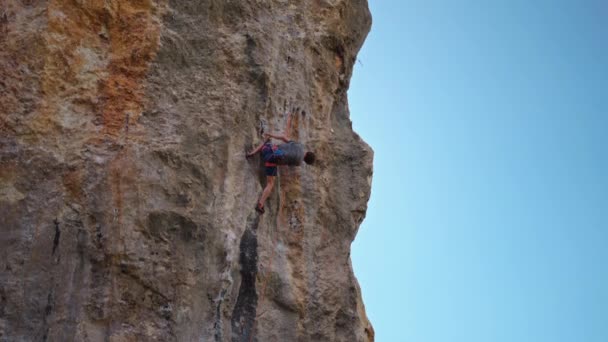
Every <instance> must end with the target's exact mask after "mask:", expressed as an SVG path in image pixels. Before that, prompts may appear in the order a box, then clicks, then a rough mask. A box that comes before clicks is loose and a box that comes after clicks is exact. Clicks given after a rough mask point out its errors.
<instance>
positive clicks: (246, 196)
mask: <svg viewBox="0 0 608 342" xmlns="http://www.w3.org/2000/svg"><path fill="white" fill-rule="evenodd" d="M370 24H371V17H370V14H369V10H368V8H367V2H366V1H365V0H348V1H347V0H311V1H296V0H275V1H270V0H268V1H264V0H255V1H254V0H252V1H240V0H239V1H236V0H199V1H193V0H169V1H161V0H131V1H128V0H126V1H119V0H91V1H80V0H49V1H37V0H2V1H0V47H1V48H0V341H14V340H28V341H29V340H33V341H71V340H74V341H244V342H245V341H247V342H248V341H372V340H373V329H372V327H371V324H370V323H369V321H368V320H367V318H366V316H365V309H364V306H363V303H362V301H361V294H360V290H359V287H358V284H357V281H356V279H355V277H354V275H353V272H352V266H351V263H350V244H351V242H352V240H353V239H354V237H355V234H356V232H357V229H358V227H359V225H360V223H361V222H362V220H363V219H364V217H365V212H366V209H367V200H368V199H369V195H370V184H371V176H372V158H373V153H372V151H371V149H370V148H369V146H367V145H366V144H365V142H363V141H362V140H361V139H360V138H359V137H358V136H357V134H356V133H354V132H353V130H352V126H351V122H350V119H349V113H348V102H347V97H346V91H347V89H348V84H349V80H350V77H351V73H352V68H353V65H354V63H355V61H356V54H357V52H358V51H359V49H360V47H361V45H362V44H363V40H364V39H365V36H366V35H367V32H368V31H369V28H370ZM294 107H299V109H298V110H297V112H296V113H295V115H294V117H293V122H294V128H293V130H292V132H290V133H291V136H292V137H293V138H295V139H297V140H298V141H300V142H301V143H303V144H304V145H305V146H306V147H307V148H308V149H310V150H312V151H314V152H315V153H316V155H317V158H318V162H317V163H316V164H315V165H312V166H309V165H303V166H301V167H281V168H280V171H279V174H280V175H279V180H278V182H277V184H276V187H275V189H274V191H273V194H272V195H271V197H270V198H269V200H268V202H267V205H266V213H265V214H264V215H259V214H257V212H255V211H254V210H253V208H254V205H255V202H256V200H257V197H258V196H259V194H260V192H261V190H262V188H263V186H264V185H265V177H264V174H263V168H262V164H261V162H260V160H259V157H255V158H250V159H246V158H245V154H246V152H247V151H250V150H251V149H252V148H254V147H255V145H256V144H258V143H259V142H260V141H261V135H262V133H264V132H281V131H282V129H283V126H284V125H285V120H286V116H285V115H284V113H285V111H286V110H289V109H291V108H294Z"/></svg>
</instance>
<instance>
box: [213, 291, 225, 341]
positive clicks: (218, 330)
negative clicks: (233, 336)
mask: <svg viewBox="0 0 608 342" xmlns="http://www.w3.org/2000/svg"><path fill="white" fill-rule="evenodd" d="M226 292H228V290H227V289H225V288H224V289H222V291H221V292H220V297H219V298H218V300H217V305H216V307H215V323H213V328H214V329H215V341H216V342H222V341H223V340H224V330H223V325H222V302H223V301H224V297H225V296H226Z"/></svg>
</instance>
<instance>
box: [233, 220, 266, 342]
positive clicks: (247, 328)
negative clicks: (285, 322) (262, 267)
mask: <svg viewBox="0 0 608 342" xmlns="http://www.w3.org/2000/svg"><path fill="white" fill-rule="evenodd" d="M259 222H260V215H259V214H257V213H253V214H251V215H250V216H249V218H248V219H247V227H246V229H245V232H244V233H243V236H242V237H241V243H240V245H239V250H240V252H239V264H240V267H241V286H240V288H239V296H238V299H237V301H236V305H235V307H234V311H233V312H232V322H231V323H232V324H231V325H232V341H233V342H249V341H253V339H252V338H251V337H252V336H251V335H252V334H253V328H254V325H255V318H256V315H257V305H258V295H257V291H256V287H255V279H256V276H257V273H258V237H257V233H256V230H257V228H258V224H259Z"/></svg>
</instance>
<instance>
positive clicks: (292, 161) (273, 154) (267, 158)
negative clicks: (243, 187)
mask: <svg viewBox="0 0 608 342" xmlns="http://www.w3.org/2000/svg"><path fill="white" fill-rule="evenodd" d="M297 112H298V109H296V110H294V111H292V114H294V113H297ZM292 114H288V115H287V124H286V125H285V132H284V133H283V135H278V134H269V133H266V134H264V142H263V143H261V144H260V146H258V147H257V148H256V149H255V150H253V151H251V152H250V153H247V157H251V156H253V155H255V154H256V153H258V152H260V151H261V152H262V159H263V160H264V166H265V168H266V187H265V188H264V191H263V192H262V195H261V196H260V199H259V200H258V203H257V204H256V206H255V210H256V211H257V212H259V213H260V214H263V213H264V203H265V202H266V199H267V198H268V196H270V192H271V191H272V188H273V187H274V181H275V178H276V177H277V173H278V171H277V166H278V165H291V166H299V165H301V164H302V160H303V161H304V162H305V163H306V164H312V163H314V162H315V154H314V153H312V152H306V153H304V149H303V147H302V144H299V143H297V142H294V141H291V140H289V131H290V129H291V115H292ZM272 138H274V139H278V140H282V141H283V142H284V144H281V145H275V144H272V143H271V139H272Z"/></svg>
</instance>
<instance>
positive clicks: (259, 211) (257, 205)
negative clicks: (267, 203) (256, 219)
mask: <svg viewBox="0 0 608 342" xmlns="http://www.w3.org/2000/svg"><path fill="white" fill-rule="evenodd" d="M255 211H257V212H258V213H260V214H263V213H264V212H265V211H264V207H263V206H260V203H258V204H256V205H255Z"/></svg>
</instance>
